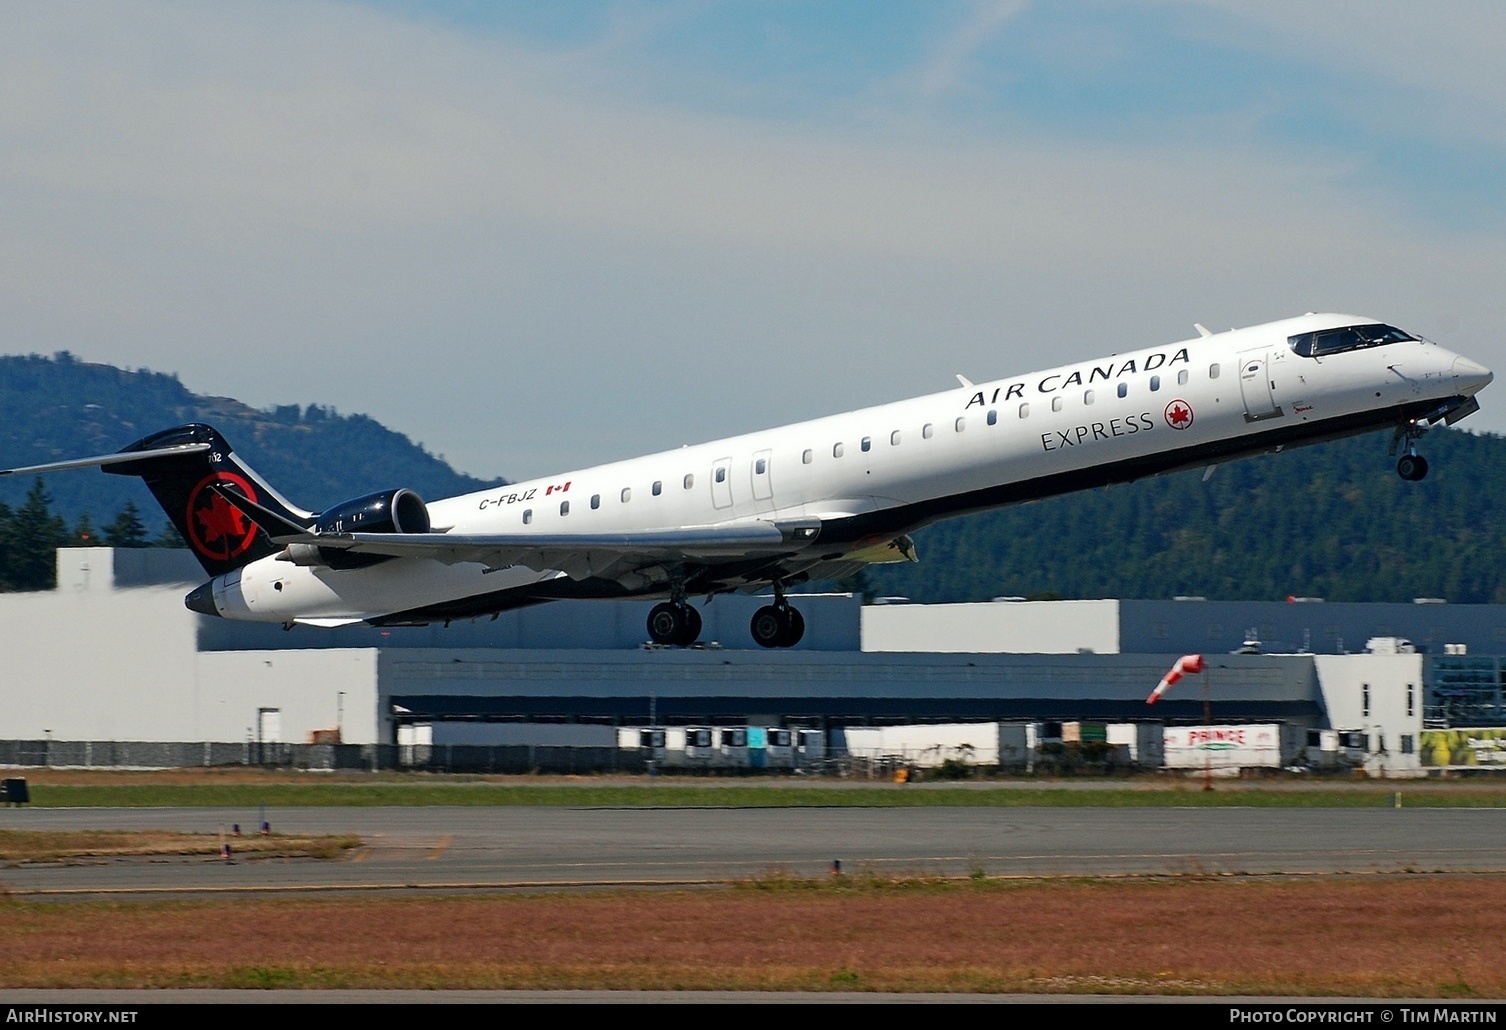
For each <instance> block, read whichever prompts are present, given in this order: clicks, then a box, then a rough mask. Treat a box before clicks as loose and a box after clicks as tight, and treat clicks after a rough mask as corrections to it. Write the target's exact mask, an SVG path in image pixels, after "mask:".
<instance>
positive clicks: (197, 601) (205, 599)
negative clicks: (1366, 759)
mask: <svg viewBox="0 0 1506 1030" xmlns="http://www.w3.org/2000/svg"><path fill="white" fill-rule="evenodd" d="M183 605H184V607H186V608H187V609H188V610H189V611H191V612H198V613H199V614H200V615H216V616H217V615H219V614H220V610H219V609H218V608H216V607H215V606H214V583H213V582H212V581H211V582H209V583H205V584H204V585H203V586H197V587H194V588H193V590H191V591H189V593H188V596H187V597H185V598H183Z"/></svg>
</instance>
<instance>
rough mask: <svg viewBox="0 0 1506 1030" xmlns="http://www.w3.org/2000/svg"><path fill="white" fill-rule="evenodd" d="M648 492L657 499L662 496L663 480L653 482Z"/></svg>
mask: <svg viewBox="0 0 1506 1030" xmlns="http://www.w3.org/2000/svg"><path fill="white" fill-rule="evenodd" d="M650 492H651V493H653V495H654V496H655V497H658V496H659V495H660V494H662V493H663V492H664V480H662V479H656V480H654V485H653V486H652V487H651V488H650Z"/></svg>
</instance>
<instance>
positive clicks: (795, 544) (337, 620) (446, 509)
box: [0, 314, 1493, 647]
mask: <svg viewBox="0 0 1506 1030" xmlns="http://www.w3.org/2000/svg"><path fill="white" fill-rule="evenodd" d="M1197 329H1198V332H1199V333H1200V336H1199V337H1198V338H1197V339H1193V340H1187V341H1184V342H1181V343H1173V344H1170V345H1167V346H1164V347H1155V348H1151V349H1149V350H1138V351H1131V352H1125V353H1120V354H1116V355H1114V356H1112V357H1108V358H1103V359H1101V360H1098V361H1084V362H1074V363H1072V364H1068V365H1062V366H1060V367H1057V368H1051V369H1047V370H1045V371H1043V372H1034V373H1031V374H1029V375H1023V376H1015V377H1012V378H1008V379H999V380H995V381H992V382H987V383H972V382H969V381H968V380H967V379H965V378H964V377H962V376H960V375H959V376H958V377H957V379H958V380H959V382H960V384H961V385H960V386H958V387H957V388H955V389H952V390H947V391H945V392H942V393H935V394H930V395H928V396H925V397H918V398H915V399H913V400H906V401H898V402H895V403H892V404H883V405H879V406H877V407H872V408H864V409H862V410H859V411H853V412H848V413H846V414H842V415H832V416H830V417H828V418H821V419H816V420H814V421H810V422H800V423H796V424H794V425H789V426H784V427H781V428H778V429H771V430H768V431H766V432H761V433H749V434H747V435H744V436H735V437H731V438H729V439H725V440H717V441H714V442H712V443H705V444H700V445H698V446H693V447H684V448H681V449H679V450H674V451H665V452H663V453H660V454H651V455H648V456H647V457H642V458H634V459H632V460H629V461H619V462H613V463H611V464H608V465H598V466H596V467H594V468H588V469H582V470H580V471H577V472H566V473H562V474H560V475H557V476H553V477H550V478H547V479H535V480H530V481H528V482H524V483H515V484H511V485H508V486H501V487H494V488H492V489H488V490H482V491H479V492H477V493H472V494H466V495H463V496H460V497H452V498H448V499H445V500H440V501H434V502H431V503H425V502H424V501H423V500H422V499H421V498H420V497H419V496H418V495H417V494H416V493H414V492H413V491H412V490H407V489H401V488H400V489H390V490H386V491H383V492H381V493H374V494H370V495H368V496H365V497H361V498H357V499H355V500H351V501H347V502H345V503H343V504H338V505H335V506H334V507H332V508H330V509H328V510H326V511H323V512H320V513H317V514H315V513H312V512H307V511H303V510H301V509H299V508H297V507H296V506H295V505H293V504H292V503H291V502H289V501H288V500H286V499H285V498H283V497H282V496H281V495H279V494H278V493H277V491H276V490H274V489H273V488H272V487H271V486H269V485H268V484H267V483H266V482H265V481H264V480H263V479H262V478H261V477H259V476H258V475H256V473H255V472H253V471H252V470H251V469H249V468H247V467H246V466H245V465H244V464H242V463H240V462H238V461H237V460H236V459H235V457H234V455H233V453H232V451H231V448H230V445H229V444H228V443H227V442H226V441H225V439H224V438H223V437H222V436H221V435H220V434H219V433H218V432H216V431H215V430H214V429H213V428H212V427H210V426H207V425H202V424H190V425H185V426H179V427H177V428H175V429H169V430H166V431H164V432H160V433H155V434H153V435H152V436H148V437H146V438H145V439H143V440H139V441H137V442H136V443H133V444H130V445H129V446H127V447H125V448H124V449H122V450H121V451H120V452H118V453H115V454H109V455H101V456H97V457H92V458H80V459H76V460H73V461H63V462H56V463H53V464H48V465H36V466H31V467H29V468H18V469H9V470H5V471H3V472H0V475H32V474H37V473H45V472H51V471H56V470H60V469H68V468H81V467H86V466H99V467H101V468H102V469H103V470H104V471H106V472H112V473H116V474H122V475H139V476H141V477H142V478H143V479H144V480H145V481H146V484H147V486H148V487H149V488H150V489H151V491H152V493H153V494H154V495H155V496H156V498H157V500H158V502H159V503H161V505H162V507H163V509H164V510H165V511H166V512H167V515H168V517H169V518H170V519H171V520H172V522H173V524H174V525H175V526H176V527H177V529H178V531H179V532H180V533H182V535H183V538H184V539H185V540H186V541H188V544H189V546H190V547H191V548H192V549H193V551H194V553H195V555H196V556H197V557H198V559H199V561H200V563H201V564H202V565H203V566H204V569H205V571H206V572H207V573H208V574H209V575H210V577H211V579H210V581H209V582H207V583H205V584H204V585H202V586H200V587H198V588H197V589H195V590H194V591H193V592H191V593H190V594H189V595H188V596H187V598H186V599H185V603H186V604H187V606H188V607H189V608H190V609H192V610H193V611H196V612H201V613H203V614H205V615H215V616H223V617H224V618H227V619H243V620H248V621H255V622H280V623H283V624H285V625H287V626H289V627H291V626H293V625H295V624H303V625H312V626H341V625H347V624H352V623H370V624H375V625H410V624H423V623H429V622H434V621H445V622H448V621H449V620H451V619H464V618H475V617H477V616H482V615H495V614H496V613H497V612H500V611H503V610H505V609H509V608H516V607H521V606H524V605H530V604H535V603H538V602H542V601H549V600H556V599H559V598H571V597H573V598H609V597H661V598H664V599H665V600H664V601H663V603H661V604H659V605H657V606H655V607H654V609H653V610H652V612H651V613H650V615H649V618H648V634H649V636H650V638H651V639H652V640H653V641H655V642H657V643H660V644H679V645H686V644H690V643H693V642H694V641H695V640H696V638H697V636H698V635H699V634H700V630H701V617H700V615H699V613H698V612H697V610H696V608H695V607H693V606H692V605H691V604H690V603H689V601H688V598H690V597H692V596H701V595H704V596H705V598H706V599H707V601H709V600H710V598H711V597H712V596H714V595H715V594H718V593H724V592H727V591H732V590H749V591H752V590H760V589H765V588H768V587H769V586H772V587H773V591H774V603H773V604H771V605H766V606H764V607H762V608H760V609H759V610H758V612H757V613H756V614H755V615H754V617H753V620H752V626H751V630H752V634H753V639H754V640H755V641H756V642H757V643H759V644H761V645H763V646H764V647H790V646H793V645H794V644H796V643H797V642H798V641H799V640H800V638H801V636H802V634H803V633H804V630H805V623H804V620H803V619H802V618H801V615H800V613H799V611H797V610H796V609H795V608H793V607H792V606H791V605H790V604H789V601H788V599H787V597H786V594H785V590H786V588H788V587H790V586H793V585H796V584H799V583H803V582H806V581H808V580H822V579H836V578H840V577H842V576H844V575H848V574H850V573H852V572H854V571H856V570H857V569H859V568H860V567H862V566H863V565H864V564H867V563H872V562H892V561H906V560H909V561H914V560H915V552H914V547H913V545H912V543H911V541H910V537H909V534H910V533H912V532H914V531H915V530H916V529H918V528H920V527H922V526H925V525H927V524H929V523H932V522H935V521H937V520H939V519H943V518H948V517H951V516H954V515H961V514H964V513H967V512H976V511H981V510H984V509H988V508H995V507H1000V506H1002V505H1007V504H1017V503H1020V502H1022V501H1031V500H1036V499H1038V498H1042V497H1050V496H1054V495H1057V494H1063V493H1068V492H1070V491H1073V490H1083V489H1088V488H1091V487H1098V486H1104V485H1107V484H1110V483H1121V482H1128V481H1130V480H1134V479H1139V478H1141V477H1144V476H1150V475H1157V474H1161V473H1165V472H1171V471H1174V470H1178V469H1186V468H1195V467H1211V466H1213V465H1216V464H1218V463H1220V462H1226V461H1229V460H1231V459H1234V458H1241V457H1245V456H1248V455H1253V454H1257V453H1260V452H1271V451H1280V450H1282V449H1283V448H1286V447H1291V446H1295V445H1299V444H1308V443H1315V442H1317V441H1321V440H1330V439H1335V438H1337V437H1343V436H1350V435H1354V434H1358V433H1364V432H1367V431H1371V430H1376V429H1382V428H1387V427H1394V428H1395V435H1394V437H1393V439H1392V453H1393V454H1394V453H1395V452H1396V450H1397V449H1398V447H1399V446H1401V445H1403V444H1404V445H1405V450H1404V452H1403V453H1402V455H1401V457H1400V460H1399V461H1398V462H1397V466H1396V467H1397V472H1398V473H1400V475H1401V476H1402V478H1403V479H1408V480H1418V479H1421V478H1422V477H1423V476H1424V475H1426V474H1427V462H1426V460H1425V459H1424V458H1422V457H1421V456H1420V455H1418V453H1417V450H1416V441H1417V439H1418V438H1419V437H1420V436H1421V435H1422V434H1423V433H1424V432H1426V429H1427V427H1428V426H1429V425H1432V424H1435V423H1437V422H1439V421H1442V422H1444V423H1447V424H1449V425H1452V424H1453V423H1455V422H1457V421H1458V420H1459V419H1461V418H1464V417H1465V416H1466V415H1469V414H1471V413H1472V412H1474V411H1477V410H1478V409H1479V403H1478V402H1477V400H1476V399H1475V394H1476V393H1478V392H1479V391H1480V390H1481V389H1483V388H1484V387H1485V386H1486V385H1487V384H1488V383H1489V382H1490V381H1491V379H1492V378H1493V376H1492V374H1491V372H1490V370H1488V369H1486V368H1485V367H1483V366H1481V365H1478V364H1476V363H1475V362H1473V361H1470V360H1469V359H1468V358H1464V357H1461V356H1459V355H1458V354H1455V353H1453V352H1451V351H1448V350H1445V349H1444V348H1443V347H1440V346H1438V345H1436V344H1433V343H1430V342H1427V341H1425V340H1422V339H1420V338H1418V337H1416V336H1413V335H1411V334H1410V333H1407V332H1404V331H1403V330H1400V329H1397V328H1395V327H1393V326H1390V325H1385V324H1383V323H1380V322H1377V321H1376V320H1375V319H1371V318H1357V317H1352V316H1349V315H1335V314H1308V315H1303V316H1301V317H1299V318H1292V319H1287V320H1285V321H1280V322H1271V323H1268V324H1266V325H1259V326H1254V327H1252V328H1247V329H1236V330H1230V331H1229V332H1226V333H1216V334H1215V333H1210V332H1208V330H1206V329H1204V328H1203V327H1202V326H1198V327H1197Z"/></svg>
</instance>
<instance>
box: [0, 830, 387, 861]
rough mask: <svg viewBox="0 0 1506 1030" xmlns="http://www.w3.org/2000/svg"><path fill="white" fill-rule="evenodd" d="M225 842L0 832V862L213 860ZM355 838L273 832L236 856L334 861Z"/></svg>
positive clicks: (206, 837) (185, 836)
mask: <svg viewBox="0 0 1506 1030" xmlns="http://www.w3.org/2000/svg"><path fill="white" fill-rule="evenodd" d="M224 843H225V838H223V837H221V836H220V835H219V834H215V833H180V832H178V831H175V830H0V862H8V863H15V862H65V861H70V860H81V859H89V858H116V857H124V856H143V855H217V854H219V853H220V848H221V846H222V845H223V844H224ZM360 845H361V839H360V838H359V837H355V836H349V835H345V836H333V835H309V834H293V835H290V834H284V833H271V834H266V835H265V836H255V837H236V838H233V839H231V846H232V848H233V850H234V852H235V854H236V855H238V856H241V857H255V858H324V859H331V858H338V857H339V856H340V855H341V854H343V853H344V852H345V851H347V850H350V849H351V848H357V847H360Z"/></svg>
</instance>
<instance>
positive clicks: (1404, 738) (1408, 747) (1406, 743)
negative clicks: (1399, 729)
mask: <svg viewBox="0 0 1506 1030" xmlns="http://www.w3.org/2000/svg"><path fill="white" fill-rule="evenodd" d="M1416 750H1417V745H1416V744H1414V743H1413V742H1412V734H1410V733H1403V734H1402V735H1401V753H1402V754H1404V755H1410V754H1412V753H1413V752H1414V751H1416Z"/></svg>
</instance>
